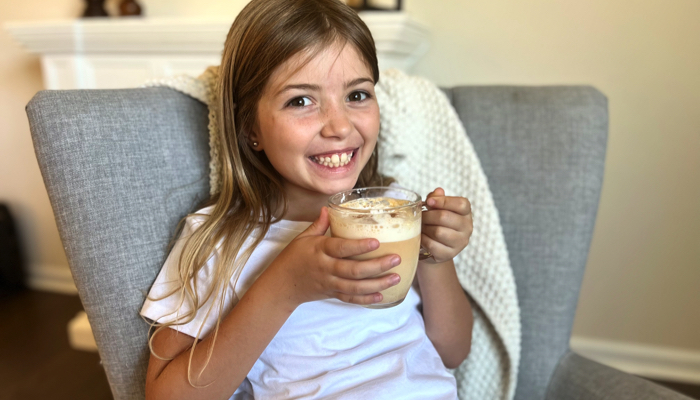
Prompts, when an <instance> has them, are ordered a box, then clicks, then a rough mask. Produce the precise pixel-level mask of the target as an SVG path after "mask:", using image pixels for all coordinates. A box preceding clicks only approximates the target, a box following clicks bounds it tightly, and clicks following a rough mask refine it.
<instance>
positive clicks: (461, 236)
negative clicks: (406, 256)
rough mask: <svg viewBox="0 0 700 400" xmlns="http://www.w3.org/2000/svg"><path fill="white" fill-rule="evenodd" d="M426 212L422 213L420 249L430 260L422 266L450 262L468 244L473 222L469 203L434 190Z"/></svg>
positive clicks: (441, 190)
mask: <svg viewBox="0 0 700 400" xmlns="http://www.w3.org/2000/svg"><path fill="white" fill-rule="evenodd" d="M426 201H427V204H428V211H423V221H422V234H421V245H422V246H423V247H425V248H427V249H428V250H429V251H430V252H431V253H432V254H433V259H434V260H433V259H430V258H428V259H426V260H423V261H422V262H424V263H428V264H439V263H442V262H445V261H449V260H452V259H453V258H454V257H455V256H456V255H457V254H459V253H460V252H461V251H462V250H464V248H465V247H467V245H468V244H469V238H470V237H471V236H472V230H473V228H474V225H473V224H474V221H473V220H472V211H471V210H472V209H471V203H469V200H467V199H466V198H464V197H447V196H445V191H444V190H443V189H442V188H437V189H435V190H434V191H432V192H431V193H430V194H428V197H427V198H426Z"/></svg>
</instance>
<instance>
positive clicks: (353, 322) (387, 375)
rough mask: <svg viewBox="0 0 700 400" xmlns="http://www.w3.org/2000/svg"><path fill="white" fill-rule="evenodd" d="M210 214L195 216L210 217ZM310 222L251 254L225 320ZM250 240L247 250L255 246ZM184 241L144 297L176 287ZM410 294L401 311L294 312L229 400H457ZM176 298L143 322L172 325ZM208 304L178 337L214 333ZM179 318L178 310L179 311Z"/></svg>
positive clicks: (320, 304) (293, 225)
mask: <svg viewBox="0 0 700 400" xmlns="http://www.w3.org/2000/svg"><path fill="white" fill-rule="evenodd" d="M209 211H210V209H209V208H205V209H202V210H200V211H198V213H199V214H207V213H208V212H209ZM204 218H206V217H204V216H193V217H189V218H188V219H187V223H186V226H185V228H184V229H183V232H182V235H181V236H180V238H181V239H182V238H183V237H186V236H187V235H189V234H190V233H191V232H193V231H194V230H195V229H196V228H197V227H198V226H199V225H200V224H201V223H202V222H203V221H204ZM309 225H311V223H310V222H300V221H288V220H281V221H279V222H278V223H275V224H274V225H272V226H271V228H270V230H269V232H268V233H267V235H266V236H265V238H264V239H263V241H262V242H261V243H260V245H259V246H258V247H257V248H256V249H255V250H254V251H253V254H252V256H251V257H250V260H249V261H248V263H247V264H246V265H245V267H244V269H243V271H242V272H241V275H240V278H239V280H238V282H237V283H236V285H235V287H234V285H233V282H230V283H229V285H228V287H227V290H226V294H225V302H224V303H225V305H224V314H223V315H224V316H225V315H226V314H227V313H228V312H229V311H230V310H231V308H232V307H233V306H234V305H235V303H236V302H237V301H238V299H240V298H241V297H242V296H243V294H244V293H245V292H246V291H247V290H248V288H250V286H251V285H252V284H253V282H254V281H255V279H257V277H258V276H260V274H261V273H262V272H263V271H264V270H265V268H267V266H268V265H269V264H270V263H271V262H272V261H273V260H274V259H275V258H276V257H277V255H278V254H279V253H280V252H281V251H282V250H283V249H284V248H285V247H286V246H287V245H288V244H289V242H291V241H292V239H294V238H295V237H296V236H297V235H299V233H301V232H302V231H304V230H305V229H306V228H308V227H309ZM252 241H253V239H252V238H249V239H248V240H247V241H246V243H245V244H244V249H245V248H247V247H249V246H250V245H251V244H252ZM182 242H183V240H178V242H177V243H176V245H175V246H174V247H173V250H172V251H171V253H170V255H169V256H168V258H167V260H166V262H165V265H164V266H163V268H162V270H161V271H160V273H159V274H158V277H157V278H156V281H155V283H154V284H153V287H152V288H151V291H150V293H149V297H151V298H153V297H160V296H162V295H163V294H164V293H167V292H168V291H169V290H170V289H171V288H172V287H173V285H174V284H175V283H176V282H177V262H178V259H179V255H180V252H181V251H182V244H183V243H182ZM217 257H218V253H216V252H215V254H214V255H213V256H212V257H211V258H210V259H209V260H208V263H207V265H206V266H205V267H204V268H202V270H201V272H200V274H199V279H198V285H199V288H200V292H201V289H203V288H205V287H206V285H208V284H209V281H208V277H209V273H210V271H211V269H212V268H213V267H214V263H215V262H216V260H217ZM419 303H420V297H419V295H418V294H417V293H416V291H415V290H414V289H413V288H412V289H411V290H410V292H409V293H408V296H407V297H406V299H405V300H404V302H403V303H401V304H400V305H398V306H395V307H392V308H387V309H380V310H376V309H368V308H364V307H361V306H358V305H354V304H348V303H344V302H342V301H340V300H336V299H330V300H321V301H314V302H310V303H304V304H302V305H300V306H299V307H297V309H296V310H295V311H294V312H293V313H292V315H291V316H290V317H289V319H288V320H287V321H286V322H285V324H284V325H283V326H282V328H281V329H280V330H279V332H278V333H277V335H276V336H275V337H274V339H273V340H272V341H271V342H270V344H269V345H268V346H267V348H266V349H265V351H263V353H262V354H261V355H260V358H259V359H258V360H257V361H256V362H255V364H254V365H253V367H252V369H251V370H250V372H249V373H248V376H247V378H246V380H245V381H244V382H243V384H242V385H241V387H240V388H239V389H238V390H237V391H236V393H235V394H234V396H232V397H231V399H249V398H256V399H353V400H355V399H392V400H393V399H402V400H407V399H421V400H423V399H434V400H437V399H445V400H455V399H457V389H456V382H455V378H454V376H453V375H452V374H451V373H450V372H449V371H448V370H447V368H445V366H444V364H443V363H442V360H441V359H440V356H439V355H438V353H437V351H436V350H435V347H434V346H433V344H432V342H431V341H430V339H428V337H427V335H426V333H425V325H424V322H423V317H422V315H421V313H420V312H419V311H418V309H417V306H418V304H419ZM179 304H180V298H179V295H177V294H176V295H173V296H169V297H167V298H165V299H162V300H157V301H151V300H148V299H147V300H146V302H145V303H144V305H143V308H142V309H141V315H143V316H145V317H147V318H149V319H151V320H157V321H159V322H165V321H170V320H173V319H174V317H175V315H176V314H177V312H178V310H177V307H178V305H179ZM208 308H209V304H206V305H205V306H204V307H203V308H202V309H201V310H200V311H199V312H198V313H197V315H196V318H195V319H194V320H193V321H192V322H190V323H188V324H186V325H180V326H178V327H177V329H178V330H179V331H180V332H184V333H186V334H188V335H190V336H193V337H194V336H196V335H197V332H198V331H199V329H200V327H202V330H201V334H200V335H199V337H200V338H203V337H205V336H206V335H207V334H208V333H209V332H210V331H211V329H212V328H213V327H214V326H215V325H216V319H217V315H218V309H216V308H214V309H213V310H212V311H211V313H210V314H209V316H208V317H207V318H206V319H205V314H206V310H207V309H208ZM180 313H182V310H180Z"/></svg>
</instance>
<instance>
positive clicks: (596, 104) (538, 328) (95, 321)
mask: <svg viewBox="0 0 700 400" xmlns="http://www.w3.org/2000/svg"><path fill="white" fill-rule="evenodd" d="M446 92H447V93H448V96H449V97H450V98H451V99H452V101H453V104H454V105H455V107H456V109H457V112H458V113H459V115H460V117H461V119H462V121H463V123H464V124H465V127H466V131H467V132H468V134H469V137H470V139H471V141H472V143H473V145H474V148H475V150H476V152H477V154H478V155H479V158H480V160H481V163H482V166H483V169H484V172H485V174H486V176H487V178H488V180H489V185H490V187H491V190H492V192H493V198H494V201H495V203H496V206H497V208H498V210H499V214H500V218H501V223H502V226H503V232H504V235H505V238H506V243H507V246H508V251H509V254H510V258H511V265H512V267H513V270H514V274H515V280H516V284H517V290H518V298H519V302H520V308H521V317H522V321H521V322H522V334H523V337H522V355H521V363H520V374H519V378H518V386H517V392H516V398H517V399H521V400H526V399H527V400H531V399H544V398H545V393H546V390H547V387H548V385H549V381H550V378H551V376H552V374H553V372H554V370H555V367H556V365H557V362H558V360H559V359H560V357H561V356H563V355H564V354H565V353H566V351H567V349H568V340H569V336H570V331H571V326H572V321H573V318H574V312H575V306H576V301H577V298H578V290H579V287H580V284H581V278H582V274H583V269H584V266H585V263H586V256H587V253H588V248H589V244H590V238H591V233H592V229H593V225H594V222H595V216H596V210H597V204H598V198H599V196H600V186H601V182H602V170H603V160H604V157H605V144H606V132H607V105H606V100H605V97H604V96H603V95H602V94H600V93H599V92H598V91H596V90H595V89H592V88H590V87H544V88H531V87H461V88H454V89H449V90H447V91H446ZM27 114H28V116H29V122H30V128H31V131H32V137H33V140H34V146H35V150H36V154H37V159H38V160H39V166H40V168H41V172H42V175H43V177H44V182H45V184H46V188H47V191H48V193H49V198H50V200H51V204H52V206H53V209H54V213H55V216H56V222H57V225H58V229H59V232H60V234H61V239H62V241H63V244H64V247H65V249H66V254H67V256H68V261H69V263H70V267H71V271H72V272H73V276H74V279H75V281H76V286H77V287H78V290H79V293H80V297H81V300H82V301H83V304H84V306H85V309H86V312H87V314H88V317H89V319H90V323H91V325H92V327H93V332H94V333H95V339H96V341H97V344H98V347H99V350H100V356H101V358H102V362H103V365H104V367H105V371H106V372H107V377H108V379H109V382H110V385H111V386H112V391H113V394H114V397H115V399H117V400H122V399H129V400H131V399H139V398H143V392H144V387H143V386H144V373H145V370H146V366H147V360H148V347H147V345H146V334H147V329H148V327H147V325H146V323H145V322H143V321H142V320H141V319H140V318H139V316H138V310H139V307H140V306H141V304H142V302H143V299H144V296H145V293H146V291H147V290H148V288H149V287H150V285H151V283H152V282H153V279H154V278H155V275H156V273H157V272H158V270H159V269H160V267H161V264H162V262H163V261H164V259H165V256H166V254H167V246H168V242H169V240H170V239H171V236H172V234H173V231H174V229H175V226H176V224H177V222H178V220H179V218H181V217H182V216H184V215H185V214H186V213H187V212H188V211H191V210H193V209H195V207H196V206H197V203H198V202H199V201H201V200H203V199H204V198H205V197H206V196H207V195H208V189H209V188H208V163H209V149H208V135H207V122H208V121H207V109H206V106H205V105H204V104H202V103H200V102H198V101H197V100H194V99H191V98H189V97H188V96H186V95H184V94H181V93H178V92H176V91H174V90H171V89H166V88H147V89H128V90H82V91H43V92H39V93H38V94H37V95H36V96H35V97H34V98H33V99H32V101H31V102H30V103H29V104H28V106H27ZM587 376H593V377H596V378H595V379H596V380H599V381H600V382H601V384H600V388H601V390H598V391H594V390H588V391H587V392H585V393H587V395H588V397H582V396H581V397H565V396H566V394H567V393H573V395H576V393H577V392H567V390H569V389H568V388H569V387H572V388H574V387H581V388H582V387H584V385H583V383H581V382H583V380H584V378H586V377H587ZM640 382H641V383H640ZM589 385H593V386H595V385H596V383H595V380H594V381H590V382H589ZM648 385H649V383H648V382H646V381H643V380H639V379H638V378H634V377H631V376H629V375H627V374H624V373H622V372H619V371H614V370H611V369H609V368H607V367H602V366H600V365H599V364H596V363H592V362H590V361H586V360H584V359H582V358H581V357H578V356H571V355H569V356H566V357H565V358H564V359H563V360H562V364H561V365H560V366H559V368H558V369H557V371H556V374H555V377H554V381H553V382H552V388H551V390H550V393H549V397H547V399H548V400H549V399H559V398H561V399H568V398H577V399H578V398H581V399H584V398H585V399H588V398H590V399H604V398H618V397H617V396H616V394H614V393H615V390H616V389H615V388H616V387H623V388H627V390H629V391H631V392H632V393H634V390H637V388H639V390H645V391H647V392H648V393H651V395H649V396H652V395H653V394H654V393H656V394H658V393H661V394H659V395H658V396H656V397H647V398H664V395H665V392H664V391H660V392H659V391H656V389H654V390H649V386H648ZM602 388H607V389H606V390H604V389H602ZM572 390H573V389H572ZM576 390H579V392H578V393H584V389H576ZM608 393H611V394H610V395H609V394H608ZM619 398H623V397H619ZM637 398H643V397H637ZM679 398H682V397H679Z"/></svg>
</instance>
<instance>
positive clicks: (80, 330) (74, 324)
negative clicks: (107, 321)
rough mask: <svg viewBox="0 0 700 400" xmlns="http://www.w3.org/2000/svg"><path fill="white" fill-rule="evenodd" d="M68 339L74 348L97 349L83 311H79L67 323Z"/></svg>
mask: <svg viewBox="0 0 700 400" xmlns="http://www.w3.org/2000/svg"><path fill="white" fill-rule="evenodd" d="M68 341H69V342H70V345H71V347H73V348H74V349H77V350H84V351H95V352H96V351H97V344H95V337H94V336H93V335H92V328H91V327H90V322H89V321H88V317H87V314H85V311H81V312H79V313H78V314H77V315H76V316H75V317H74V318H73V319H72V320H71V321H70V322H69V323H68Z"/></svg>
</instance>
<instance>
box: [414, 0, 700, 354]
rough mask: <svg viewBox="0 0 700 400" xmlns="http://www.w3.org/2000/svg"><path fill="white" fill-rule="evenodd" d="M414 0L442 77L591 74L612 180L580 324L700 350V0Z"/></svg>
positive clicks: (568, 79)
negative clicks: (604, 110) (604, 100)
mask: <svg viewBox="0 0 700 400" xmlns="http://www.w3.org/2000/svg"><path fill="white" fill-rule="evenodd" d="M436 3H438V2H436V1H421V0H407V1H406V8H407V11H409V12H410V13H411V14H412V15H415V16H416V17H418V18H420V19H422V20H424V21H425V22H426V23H427V24H428V25H430V26H431V27H432V31H433V40H432V47H431V50H430V51H429V52H428V54H426V56H425V57H424V58H423V59H422V60H421V61H420V62H419V64H418V66H417V68H416V69H415V71H414V72H415V73H417V74H420V75H424V76H426V77H429V78H431V79H433V80H434V81H436V82H437V83H439V84H442V85H457V84H469V85H482V84H525V85H546V84H590V85H593V86H595V87H596V88H598V89H599V90H600V91H602V92H603V93H605V95H606V96H607V97H608V100H609V106H610V132H609V139H608V153H607V159H606V170H605V182H604V184H603V193H602V197H601V201H600V210H599V214H598V220H597V223H596V228H595V233H594V237H593V243H592V246H591V251H590V256H589V260H588V265H587V269H586V275H585V279H584V283H583V287H582V290H581V297H580V301H579V308H578V312H577V315H576V321H575V324H574V335H578V336H583V337H591V338H600V339H612V340H622V341H632V342H639V343H645V344H654V345H660V346H672V347H681V348H687V349H695V350H700V311H698V310H700V22H699V21H700V20H699V19H698V16H699V15H700V2H698V1H697V0H671V1H663V0H641V1H633V0H623V1H615V2H610V1H608V0H589V1H551V0H529V1H521V2H514V1H508V0H491V1H483V2H477V1H467V0H454V1H439V3H440V6H439V7H438V6H436Z"/></svg>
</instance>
